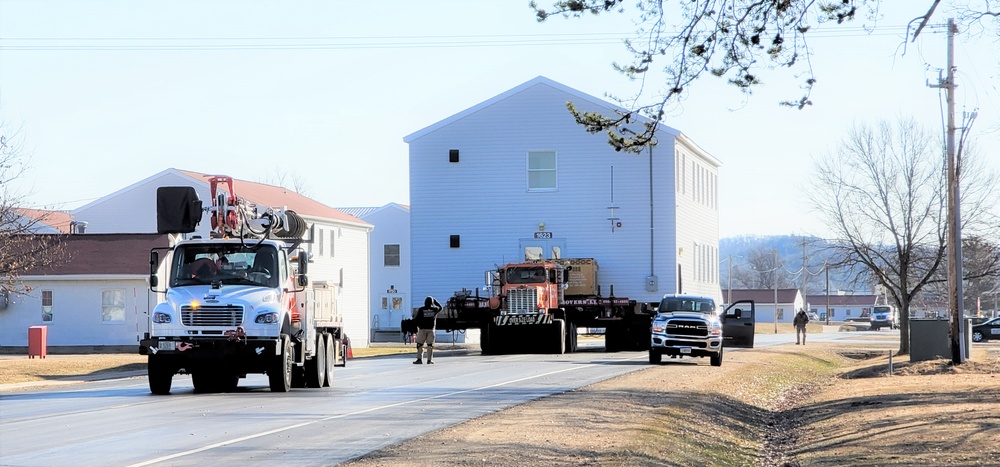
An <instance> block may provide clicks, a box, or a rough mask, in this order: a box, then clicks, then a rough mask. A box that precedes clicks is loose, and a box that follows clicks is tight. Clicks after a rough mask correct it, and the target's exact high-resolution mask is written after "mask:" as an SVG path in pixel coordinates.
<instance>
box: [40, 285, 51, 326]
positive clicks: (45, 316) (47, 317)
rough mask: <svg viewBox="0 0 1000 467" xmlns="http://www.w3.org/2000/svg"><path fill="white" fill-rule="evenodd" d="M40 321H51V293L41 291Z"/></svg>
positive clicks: (49, 291)
mask: <svg viewBox="0 0 1000 467" xmlns="http://www.w3.org/2000/svg"><path fill="white" fill-rule="evenodd" d="M42 321H44V322H50V321H52V291H51V290H43V291H42Z"/></svg>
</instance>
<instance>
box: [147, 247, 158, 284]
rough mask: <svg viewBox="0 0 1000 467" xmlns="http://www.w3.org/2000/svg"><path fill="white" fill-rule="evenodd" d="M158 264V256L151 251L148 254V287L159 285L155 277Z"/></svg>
mask: <svg viewBox="0 0 1000 467" xmlns="http://www.w3.org/2000/svg"><path fill="white" fill-rule="evenodd" d="M159 264H160V254H159V253H157V252H155V251H151V252H149V287H150V288H152V287H156V286H157V285H159V280H158V279H159V278H158V277H156V267H157V266H158V265H159Z"/></svg>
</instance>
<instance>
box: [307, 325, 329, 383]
mask: <svg viewBox="0 0 1000 467" xmlns="http://www.w3.org/2000/svg"><path fill="white" fill-rule="evenodd" d="M306 384H308V385H309V387H311V388H321V387H323V385H324V384H326V339H325V338H324V337H323V335H322V334H320V335H318V336H316V355H313V358H312V360H307V361H306Z"/></svg>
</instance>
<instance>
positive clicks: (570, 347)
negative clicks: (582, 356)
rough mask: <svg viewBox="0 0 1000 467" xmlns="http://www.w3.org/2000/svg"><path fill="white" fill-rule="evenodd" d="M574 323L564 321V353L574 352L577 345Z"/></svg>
mask: <svg viewBox="0 0 1000 467" xmlns="http://www.w3.org/2000/svg"><path fill="white" fill-rule="evenodd" d="M576 332H577V330H576V323H569V322H567V323H566V353H575V352H576V351H577V350H578V347H577V343H578V342H577V334H576Z"/></svg>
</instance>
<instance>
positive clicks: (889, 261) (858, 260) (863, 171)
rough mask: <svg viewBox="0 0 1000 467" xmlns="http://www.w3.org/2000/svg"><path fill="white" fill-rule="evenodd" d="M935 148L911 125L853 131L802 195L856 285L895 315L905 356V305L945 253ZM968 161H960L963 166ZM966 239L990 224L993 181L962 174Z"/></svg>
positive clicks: (820, 163) (986, 174) (935, 272)
mask: <svg viewBox="0 0 1000 467" xmlns="http://www.w3.org/2000/svg"><path fill="white" fill-rule="evenodd" d="M942 153H943V150H942V147H941V145H940V141H939V140H938V139H937V138H935V137H933V136H931V133H930V132H929V131H927V130H925V129H923V128H921V127H920V126H919V125H918V124H917V123H916V122H915V121H914V120H912V119H902V118H901V119H899V121H898V122H897V123H896V124H894V125H893V124H890V123H889V122H887V121H880V122H878V123H877V124H876V125H874V126H870V125H865V124H860V125H856V126H855V127H853V128H852V129H851V130H850V131H849V133H848V134H847V136H846V137H845V139H844V141H843V142H842V143H841V146H840V147H839V149H838V150H837V152H836V153H835V154H832V155H828V156H826V157H825V158H822V159H819V160H817V162H816V168H815V170H816V177H815V180H816V185H815V186H814V187H813V189H812V190H811V191H810V192H809V193H810V201H811V203H812V205H813V206H814V207H815V209H816V210H817V211H818V212H819V213H820V214H821V215H822V216H823V217H824V218H825V219H826V221H827V224H828V225H830V226H831V229H832V232H831V234H832V235H833V236H834V237H835V240H834V242H833V243H834V248H836V249H837V251H838V253H839V254H840V256H841V259H840V261H841V263H842V264H844V265H846V266H849V267H856V266H863V268H861V269H860V271H861V272H860V273H859V274H860V276H859V277H858V279H857V280H858V281H871V282H873V283H876V284H879V285H881V286H882V287H883V288H884V289H885V290H886V293H887V295H888V296H889V298H890V300H892V301H893V302H895V303H896V305H897V307H898V308H899V314H900V322H901V327H900V329H901V333H900V346H899V353H901V354H906V353H909V316H910V313H909V312H910V306H911V304H912V303H913V302H914V300H915V298H916V297H917V295H918V294H919V293H920V292H921V290H923V289H925V288H927V287H928V285H929V284H932V283H934V282H936V281H939V280H941V279H940V271H939V269H940V268H941V267H942V265H943V264H944V262H945V251H946V246H947V244H946V240H947V238H946V229H947V219H946V217H947V216H946V196H945V184H946V180H945V178H946V174H945V171H944V170H943V167H942V165H943V156H942ZM972 159H974V158H972V157H971V156H967V157H966V160H967V161H970V162H971V160H972ZM961 183H962V185H963V188H965V187H968V191H966V192H963V193H962V200H961V201H962V209H963V211H964V212H967V213H969V215H968V217H966V218H965V220H963V224H964V227H963V228H969V229H970V230H969V231H968V232H967V233H969V234H973V233H974V232H975V231H976V228H977V226H980V225H984V224H989V222H984V221H985V217H984V216H985V213H986V211H987V210H988V209H989V207H990V206H995V205H996V204H995V203H996V196H995V193H996V191H995V187H996V175H995V174H993V173H991V172H990V171H988V170H985V169H984V170H982V171H979V172H976V171H971V170H965V171H963V172H962V180H961Z"/></svg>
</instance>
